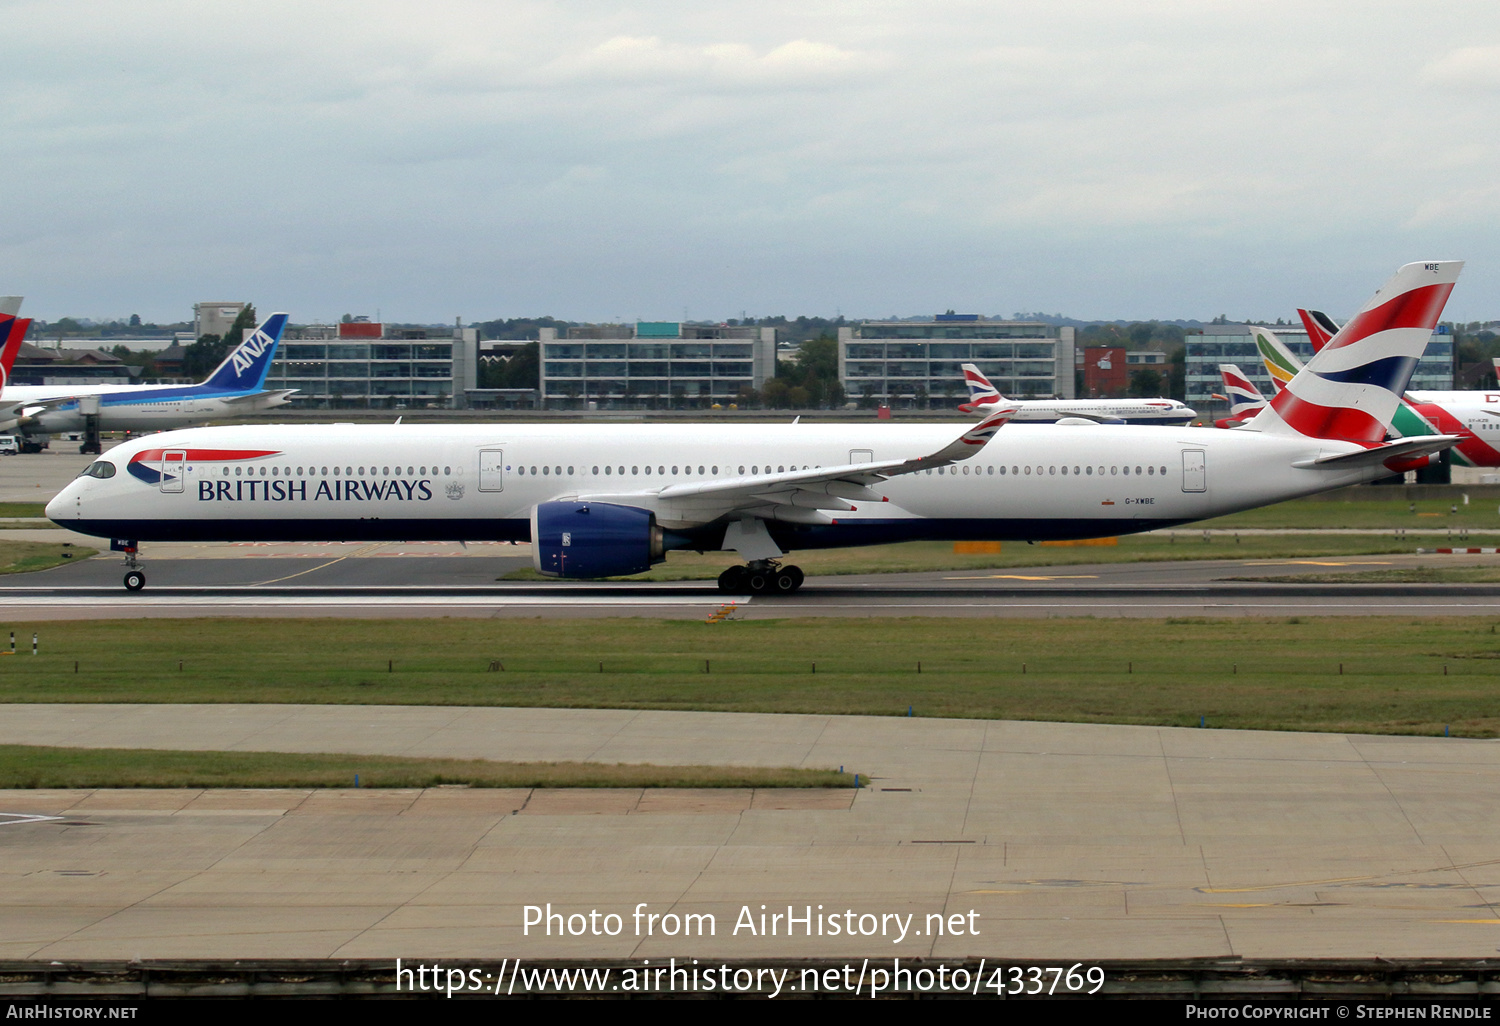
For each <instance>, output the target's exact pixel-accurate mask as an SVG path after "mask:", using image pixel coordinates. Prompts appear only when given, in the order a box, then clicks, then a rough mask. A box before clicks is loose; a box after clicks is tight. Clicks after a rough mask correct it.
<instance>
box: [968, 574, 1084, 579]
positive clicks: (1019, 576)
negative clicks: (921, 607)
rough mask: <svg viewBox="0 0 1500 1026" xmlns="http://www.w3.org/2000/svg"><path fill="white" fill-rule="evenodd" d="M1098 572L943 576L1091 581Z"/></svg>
mask: <svg viewBox="0 0 1500 1026" xmlns="http://www.w3.org/2000/svg"><path fill="white" fill-rule="evenodd" d="M1098 576H1099V575H1098V574H1052V575H1033V574H979V575H977V576H975V577H944V578H943V580H945V581H1092V580H1094V579H1096V578H1097V577H1098Z"/></svg>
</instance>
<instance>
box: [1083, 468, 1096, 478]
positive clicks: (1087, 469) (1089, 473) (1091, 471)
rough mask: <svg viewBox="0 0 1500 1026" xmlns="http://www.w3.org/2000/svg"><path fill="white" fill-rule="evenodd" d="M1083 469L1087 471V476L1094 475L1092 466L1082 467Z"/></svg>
mask: <svg viewBox="0 0 1500 1026" xmlns="http://www.w3.org/2000/svg"><path fill="white" fill-rule="evenodd" d="M1083 469H1084V470H1085V471H1086V472H1087V473H1088V475H1089V477H1093V476H1094V468H1093V467H1084V468H1083Z"/></svg>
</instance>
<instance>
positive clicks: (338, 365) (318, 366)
mask: <svg viewBox="0 0 1500 1026" xmlns="http://www.w3.org/2000/svg"><path fill="white" fill-rule="evenodd" d="M349 328H359V329H365V330H368V329H375V331H374V332H370V333H371V334H375V335H376V337H373V338H370V337H364V338H361V337H350V336H351V335H352V333H351V332H349V331H348V330H347V329H349ZM340 329H346V330H345V331H344V337H340ZM380 329H381V326H380V325H378V324H367V323H361V324H356V325H332V324H330V325H311V326H308V327H304V328H295V329H293V328H288V329H287V332H286V334H285V335H284V336H283V337H282V339H281V344H280V346H278V347H277V352H276V359H275V360H274V361H272V363H271V369H270V371H269V372H268V373H267V375H266V388H295V389H297V393H296V394H295V395H293V396H292V397H291V399H292V403H293V404H294V405H297V406H311V407H319V408H329V409H359V408H373V409H400V408H407V407H409V408H419V407H428V406H443V407H446V406H449V405H451V403H452V399H453V395H454V391H455V390H454V362H453V361H454V345H453V339H452V338H451V337H439V338H428V337H427V334H428V333H427V332H426V331H425V330H422V329H420V328H418V329H409V330H396V331H393V332H392V337H389V338H386V337H381V335H383V332H382V331H380Z"/></svg>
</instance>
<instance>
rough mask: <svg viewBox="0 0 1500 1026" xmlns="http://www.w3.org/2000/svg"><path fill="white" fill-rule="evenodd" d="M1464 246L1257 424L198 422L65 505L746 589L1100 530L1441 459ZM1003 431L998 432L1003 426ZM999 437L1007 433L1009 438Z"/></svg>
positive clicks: (139, 453)
mask: <svg viewBox="0 0 1500 1026" xmlns="http://www.w3.org/2000/svg"><path fill="white" fill-rule="evenodd" d="M1461 267H1462V264H1461V263H1460V262H1458V261H1441V262H1433V263H1421V264H1408V265H1406V266H1405V267H1402V268H1401V269H1400V270H1399V271H1397V273H1396V275H1395V276H1394V277H1393V278H1392V279H1391V280H1390V281H1388V282H1387V283H1386V284H1385V286H1383V287H1382V289H1381V290H1380V291H1379V292H1377V293H1376V295H1375V298H1374V299H1372V300H1371V301H1370V303H1369V304H1368V305H1367V306H1366V307H1365V309H1364V310H1362V311H1361V312H1360V314H1359V315H1357V316H1356V318H1355V319H1354V320H1353V321H1351V322H1350V324H1349V325H1348V326H1346V327H1345V329H1344V331H1343V332H1341V333H1340V337H1339V338H1338V339H1336V340H1335V343H1336V344H1330V345H1329V347H1328V348H1327V349H1325V351H1324V352H1323V353H1320V354H1318V356H1316V357H1314V359H1313V360H1312V361H1310V362H1309V364H1308V366H1307V367H1306V368H1305V369H1304V370H1303V372H1302V373H1301V374H1299V375H1298V376H1297V377H1296V378H1295V379H1294V380H1293V381H1292V383H1291V385H1290V386H1289V387H1288V389H1287V390H1286V391H1284V392H1282V394H1281V395H1279V396H1277V397H1276V398H1275V399H1274V400H1272V402H1271V404H1270V405H1269V406H1267V407H1266V409H1265V410H1264V411H1263V412H1262V413H1261V414H1260V415H1259V416H1258V417H1256V419H1255V421H1254V422H1253V423H1252V425H1251V427H1249V428H1247V429H1243V430H1238V431H1199V430H1194V429H1192V428H1187V427H1178V428H1160V427H1156V428H1145V427H1135V426H1128V425H1127V426H1119V427H1100V426H1096V425H1094V424H1090V423H1075V424H1073V425H1066V424H1063V425H1037V426H1035V427H1031V428H1028V429H1026V430H1019V429H1012V430H1006V431H1003V432H1001V431H999V428H1000V425H1001V424H1002V423H1004V421H1005V420H1007V419H1009V417H1010V416H1011V415H1012V412H1013V409H1012V408H1011V407H1002V408H1001V409H1000V410H998V411H996V412H995V413H992V414H990V415H989V416H988V417H986V419H985V420H984V421H982V422H981V423H980V424H978V425H976V426H975V427H973V428H971V429H969V430H968V431H965V432H963V433H962V434H961V435H959V436H958V437H957V438H955V437H954V436H953V434H952V428H950V427H945V426H943V425H933V424H905V423H900V422H896V423H891V422H886V423H879V424H872V423H860V424H821V425H812V424H795V423H794V424H786V425H776V426H769V427H762V426H756V427H753V428H750V429H746V428H745V427H744V426H743V425H738V424H722V425H721V424H691V425H673V424H620V425H608V426H605V425H599V424H532V425H518V424H472V425H404V424H400V423H399V422H398V423H397V424H394V425H386V426H380V427H370V426H360V427H353V426H347V427H341V426H336V425H335V426H330V427H325V428H318V429H309V428H308V427H306V426H299V427H286V426H259V425H243V426H234V427H210V428H195V429H190V430H184V431H175V432H170V433H168V434H164V435H157V436H153V437H151V438H146V439H139V440H136V441H133V442H126V443H124V444H122V445H120V446H117V447H116V448H114V449H112V450H111V451H110V452H109V453H108V454H107V455H106V456H105V457H104V458H102V459H100V460H97V461H96V462H94V463H93V464H91V465H90V466H89V467H88V469H87V470H85V471H84V473H83V474H82V475H81V476H80V477H78V478H77V479H76V480H75V481H73V482H72V483H71V484H69V485H68V486H67V487H66V488H64V489H63V490H62V491H61V492H60V493H58V495H57V497H56V498H54V499H53V500H52V502H51V503H49V504H48V506H47V516H48V517H49V518H51V519H52V520H53V521H54V522H56V523H58V524H59V525H62V526H64V527H68V528H70V529H72V530H76V531H82V532H83V533H85V534H92V535H97V536H100V537H106V538H110V539H112V540H113V541H112V544H113V546H114V547H116V548H118V549H121V550H123V551H125V553H126V567H127V574H126V578H125V585H126V587H127V588H130V589H132V590H137V589H139V588H141V587H142V586H143V585H144V583H145V576H144V573H143V572H142V570H141V569H140V564H139V562H138V561H137V558H136V556H137V548H138V544H139V542H141V541H167V540H173V541H177V540H235V541H273V540H280V541H330V540H347V541H355V540H360V541H404V540H421V539H444V540H455V541H462V540H478V539H495V540H515V541H526V540H530V541H532V542H533V549H532V552H533V560H534V563H535V566H536V568H537V569H538V570H539V571H541V572H542V573H543V574H545V575H548V576H553V577H567V578H598V577H612V576H623V575H628V574H635V573H640V572H642V571H645V570H647V569H649V568H650V567H651V566H652V565H654V564H656V563H659V562H661V561H662V560H663V559H664V558H665V557H666V553H667V552H668V551H669V550H671V549H692V550H716V551H719V550H723V551H734V552H737V553H738V554H739V555H740V556H741V557H742V558H744V559H745V560H746V561H747V565H744V566H735V567H731V568H729V569H728V570H726V571H725V572H724V574H723V575H722V576H721V577H720V578H719V586H720V587H721V588H722V589H723V590H725V591H727V592H740V591H746V590H748V591H751V592H760V591H782V592H787V591H795V590H796V589H797V587H799V586H800V585H801V583H802V571H801V570H799V569H797V568H796V567H795V566H785V565H781V564H780V560H781V559H782V558H783V557H784V556H785V555H786V554H787V553H788V552H789V551H792V550H796V549H813V548H832V547H840V546H850V545H865V544H872V543H877V542H891V541H906V540H910V539H920V538H927V539H997V540H1020V541H1033V540H1039V539H1054V538H1055V539H1063V538H1093V537H1100V536H1105V535H1119V534H1130V533H1134V532H1138V531H1147V530H1151V529H1154V528H1159V527H1169V526H1172V525H1175V524H1182V523H1187V522H1189V521H1193V520H1199V519H1203V518H1205V517H1213V516H1219V515H1221V514H1225V513H1232V512H1235V511H1237V510H1242V509H1249V508H1253V507H1256V506H1263V505H1267V504H1269V503H1273V502H1280V501H1282V500H1284V499H1290V498H1295V497H1297V496H1302V495H1310V494H1314V493H1316V492H1321V491H1326V490H1328V489H1331V488H1339V487H1342V486H1344V485H1350V484H1357V483H1360V482H1363V481H1369V480H1373V479H1375V478H1378V477H1384V476H1387V475H1389V474H1390V473H1392V472H1393V471H1399V470H1405V469H1407V468H1410V467H1414V466H1422V465H1425V464H1426V463H1427V461H1428V459H1429V457H1430V456H1431V454H1433V453H1435V452H1440V451H1442V450H1443V449H1445V448H1446V447H1448V446H1449V445H1451V444H1452V443H1453V442H1454V441H1455V439H1453V438H1450V437H1447V436H1428V437H1424V438H1414V439H1404V440H1400V441H1395V442H1386V441H1385V433H1386V429H1387V427H1388V426H1389V422H1390V417H1391V415H1392V414H1393V413H1394V412H1395V409H1396V407H1397V406H1398V405H1399V404H1400V393H1401V390H1402V389H1404V388H1405V386H1406V384H1407V381H1408V379H1409V378H1410V375H1411V369H1412V367H1414V366H1415V364H1416V359H1417V357H1418V356H1419V355H1420V354H1421V352H1422V349H1423V347H1424V346H1425V345H1426V344H1427V339H1428V338H1429V337H1430V335H1431V331H1432V326H1433V325H1434V324H1436V323H1437V318H1438V315H1439V314H1440V313H1441V311H1442V308H1443V304H1444V302H1445V301H1446V299H1447V297H1448V294H1449V292H1451V291H1452V288H1453V285H1454V282H1455V281H1456V280H1457V277H1458V273H1459V271H1460V269H1461ZM997 432H998V435H997ZM997 438H999V439H1000V441H998V442H997V441H996V439H997Z"/></svg>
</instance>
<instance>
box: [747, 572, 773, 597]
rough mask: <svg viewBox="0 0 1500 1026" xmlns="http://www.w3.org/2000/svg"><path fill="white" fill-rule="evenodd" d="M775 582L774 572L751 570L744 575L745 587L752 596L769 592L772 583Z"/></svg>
mask: <svg viewBox="0 0 1500 1026" xmlns="http://www.w3.org/2000/svg"><path fill="white" fill-rule="evenodd" d="M775 580H776V574H775V571H772V570H751V571H749V572H747V573H746V574H745V587H746V588H747V589H748V590H749V592H750V594H752V595H764V594H765V593H766V592H768V591H770V590H771V586H772V582H773V581H775Z"/></svg>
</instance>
